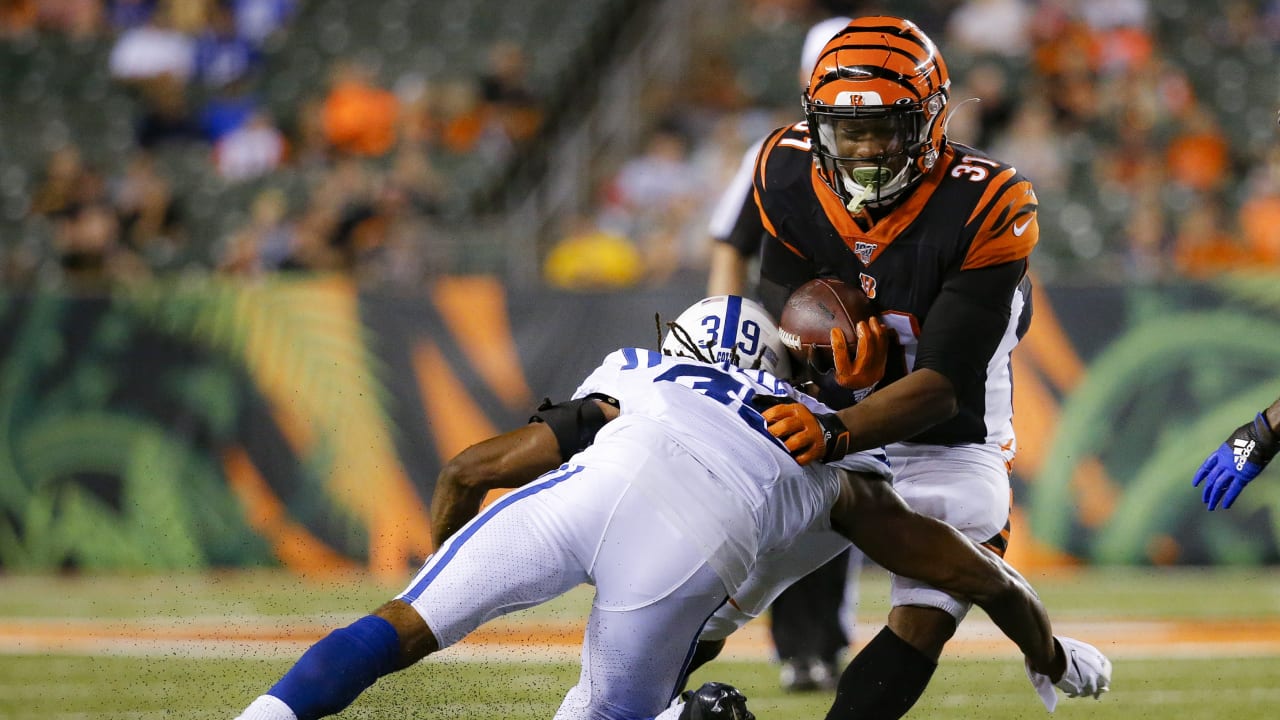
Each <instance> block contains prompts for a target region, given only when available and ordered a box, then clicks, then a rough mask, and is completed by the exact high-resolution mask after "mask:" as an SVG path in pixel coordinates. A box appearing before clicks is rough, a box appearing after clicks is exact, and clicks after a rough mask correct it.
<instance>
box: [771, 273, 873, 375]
mask: <svg viewBox="0 0 1280 720" xmlns="http://www.w3.org/2000/svg"><path fill="white" fill-rule="evenodd" d="M778 327H779V331H780V332H779V334H780V335H781V338H782V344H783V345H786V346H787V350H788V351H789V352H790V353H791V357H792V360H793V362H794V363H799V364H800V365H799V366H800V367H803V366H804V365H806V364H807V365H808V368H809V370H810V372H811V374H812V375H813V377H812V378H811V379H812V380H813V381H814V382H815V383H817V384H818V385H820V386H821V385H823V380H824V379H825V380H828V381H830V380H834V381H835V383H837V384H838V385H839V386H840V387H842V388H845V389H846V390H866V389H869V388H873V387H874V386H875V384H876V383H878V382H880V380H881V379H882V378H883V377H884V367H885V361H886V359H887V358H888V353H889V332H888V330H887V329H886V328H885V326H884V324H883V323H881V322H880V318H879V316H878V315H877V314H876V310H875V307H874V305H873V304H872V302H871V299H870V298H868V297H867V296H866V294H865V293H863V292H862V289H861V288H858V287H856V286H853V285H849V284H847V283H844V282H842V281H840V280H836V279H834V278H818V279H816V280H810V281H809V282H807V283H805V284H804V285H801V286H800V287H799V288H796V290H795V292H793V293H791V297H789V298H787V304H786V306H784V307H783V309H782V317H781V318H780V319H779V322H778ZM855 338H856V342H857V344H856V346H855V349H854V352H850V351H849V342H850V341H852V340H854V339H855Z"/></svg>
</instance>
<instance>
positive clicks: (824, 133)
mask: <svg viewBox="0 0 1280 720" xmlns="http://www.w3.org/2000/svg"><path fill="white" fill-rule="evenodd" d="M950 85H951V80H950V77H949V76H948V75H947V66H946V63H944V62H943V60H942V55H940V54H939V53H938V49H937V47H935V46H934V44H933V41H932V40H930V39H929V37H928V36H927V35H925V34H924V32H922V31H921V30H920V28H919V27H917V26H916V25H915V23H912V22H911V21H909V20H903V19H901V18H895V17H863V18H857V19H855V20H853V21H851V22H850V23H849V24H848V25H846V26H845V28H844V30H842V31H840V33H838V34H837V35H836V36H835V37H833V38H832V39H831V41H830V42H828V43H827V44H826V46H825V47H824V48H823V49H822V53H821V54H820V55H819V56H818V61H817V64H815V65H814V68H813V73H812V74H811V75H810V77H809V86H808V88H807V89H806V90H805V93H804V110H805V116H806V117H807V118H808V121H809V133H810V136H811V139H812V148H813V154H814V159H815V161H816V162H817V165H818V174H819V176H820V177H821V178H822V180H823V182H825V183H826V184H827V186H828V187H830V188H831V190H832V191H834V192H835V193H836V194H837V195H838V196H840V198H841V199H842V200H844V202H845V204H846V206H847V207H848V208H849V210H850V212H858V211H859V210H860V209H861V207H862V206H863V205H868V206H871V207H877V206H881V205H888V204H890V203H892V202H894V201H895V200H896V199H898V198H899V197H900V196H901V195H902V194H903V193H904V192H905V191H906V190H908V189H909V188H911V187H912V186H913V185H915V184H916V183H917V182H919V181H920V179H921V177H923V176H924V174H925V173H928V172H929V170H930V169H931V168H932V167H933V166H934V164H935V163H936V162H937V160H938V156H939V154H940V153H941V152H942V149H943V147H944V146H945V144H946V135H945V130H946V120H945V115H946V107H947V97H948V95H949V93H950Z"/></svg>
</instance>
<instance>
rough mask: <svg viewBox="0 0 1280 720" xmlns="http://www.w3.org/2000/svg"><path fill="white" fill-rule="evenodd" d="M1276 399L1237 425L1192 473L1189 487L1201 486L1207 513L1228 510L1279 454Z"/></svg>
mask: <svg viewBox="0 0 1280 720" xmlns="http://www.w3.org/2000/svg"><path fill="white" fill-rule="evenodd" d="M1277 427H1280V398H1277V399H1276V401H1275V402H1274V403H1272V404H1271V407H1269V408H1267V409H1266V410H1263V411H1262V412H1260V413H1258V416H1257V417H1255V418H1254V419H1253V420H1252V421H1250V422H1247V423H1245V424H1244V425H1241V426H1240V427H1238V428H1236V429H1235V432H1233V433H1231V435H1230V436H1228V437H1227V439H1226V441H1225V442H1223V443H1222V444H1221V445H1219V446H1218V449H1217V450H1214V451H1213V453H1212V454H1211V455H1209V457H1208V458H1206V459H1205V461H1204V462H1203V463H1201V465H1200V469H1199V470H1197V471H1196V476H1195V479H1194V480H1192V481H1191V484H1192V486H1199V485H1200V484H1201V483H1204V493H1203V494H1202V495H1201V499H1202V500H1203V501H1204V504H1205V505H1206V506H1208V508H1209V509H1210V510H1214V509H1216V508H1217V507H1218V505H1219V503H1221V505H1222V508H1223V509H1224V510H1225V509H1226V508H1229V507H1231V504H1232V503H1234V502H1235V501H1236V498H1237V497H1238V496H1239V495H1240V493H1241V492H1243V491H1244V489H1245V487H1246V486H1247V485H1248V484H1249V483H1250V482H1251V481H1252V480H1253V479H1254V478H1256V477H1258V474H1259V473H1261V472H1262V470H1263V469H1264V468H1265V467H1266V466H1267V464H1268V463H1270V462H1271V459H1272V458H1274V457H1275V456H1276V453H1277V452H1280V431H1278V430H1277V429H1276V428H1277Z"/></svg>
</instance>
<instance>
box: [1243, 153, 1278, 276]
mask: <svg viewBox="0 0 1280 720" xmlns="http://www.w3.org/2000/svg"><path fill="white" fill-rule="evenodd" d="M1240 232H1241V235H1242V237H1243V238H1244V245H1245V252H1246V253H1247V254H1248V255H1249V258H1250V262H1251V263H1252V264H1253V265H1254V266H1255V267H1259V266H1260V267H1267V268H1271V269H1277V268H1280V147H1273V148H1272V149H1271V150H1270V152H1269V153H1268V156H1267V159H1266V160H1265V161H1264V162H1262V163H1261V165H1260V167H1258V169H1257V170H1255V171H1254V173H1253V174H1252V175H1251V176H1250V178H1249V179H1248V181H1247V183H1246V196H1245V200H1244V202H1243V203H1242V204H1241V206H1240Z"/></svg>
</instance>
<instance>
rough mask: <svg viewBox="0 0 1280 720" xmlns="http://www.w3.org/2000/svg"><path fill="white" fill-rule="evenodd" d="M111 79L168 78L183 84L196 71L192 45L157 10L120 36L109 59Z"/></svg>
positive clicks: (142, 79)
mask: <svg viewBox="0 0 1280 720" xmlns="http://www.w3.org/2000/svg"><path fill="white" fill-rule="evenodd" d="M108 66H109V67H110V70H111V76H112V77H113V78H115V79H116V80H119V81H122V82H126V83H136V82H139V81H145V80H150V79H153V78H159V77H165V76H168V77H171V78H173V79H175V80H177V81H178V82H179V83H180V84H186V82H187V81H188V80H190V79H191V76H192V74H193V73H194V72H195V43H194V42H193V41H192V39H191V38H190V37H188V36H187V35H184V34H183V33H182V32H180V31H178V30H176V29H175V28H174V24H173V21H172V19H171V18H170V15H169V13H168V12H167V10H166V9H165V8H163V7H161V8H157V9H156V11H155V12H154V13H152V14H151V15H150V16H149V17H148V18H147V21H146V23H144V24H142V25H139V26H137V27H133V28H130V29H128V30H126V31H124V32H123V33H121V35H120V37H119V39H118V40H116V44H115V47H113V48H112V49H111V56H110V58H109V59H108Z"/></svg>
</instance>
